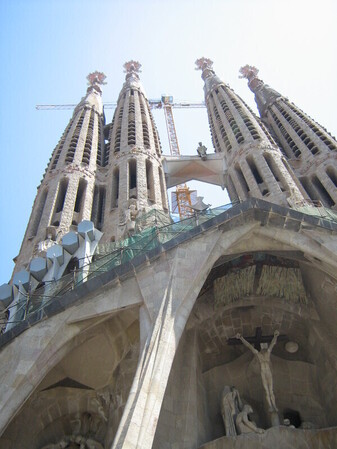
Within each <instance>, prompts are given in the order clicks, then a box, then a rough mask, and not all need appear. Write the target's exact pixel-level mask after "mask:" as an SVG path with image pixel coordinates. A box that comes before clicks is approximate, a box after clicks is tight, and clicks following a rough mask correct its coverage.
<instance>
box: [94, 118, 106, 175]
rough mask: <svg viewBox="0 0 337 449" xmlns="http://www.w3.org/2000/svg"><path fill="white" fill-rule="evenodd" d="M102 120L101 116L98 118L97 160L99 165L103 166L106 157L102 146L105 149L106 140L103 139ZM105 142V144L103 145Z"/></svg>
mask: <svg viewBox="0 0 337 449" xmlns="http://www.w3.org/2000/svg"><path fill="white" fill-rule="evenodd" d="M102 126H103V123H102V120H101V119H100V118H99V119H98V136H97V157H96V162H97V165H99V166H100V167H102V166H103V163H104V157H103V154H102V153H103V152H102V147H103V150H104V151H105V146H104V141H103V139H102V134H103V133H102ZM102 144H103V145H102Z"/></svg>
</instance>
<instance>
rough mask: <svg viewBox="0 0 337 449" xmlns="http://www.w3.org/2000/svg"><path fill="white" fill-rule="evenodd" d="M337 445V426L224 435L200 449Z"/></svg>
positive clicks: (290, 448) (324, 447)
mask: <svg viewBox="0 0 337 449" xmlns="http://www.w3.org/2000/svg"><path fill="white" fill-rule="evenodd" d="M336 446H337V428H336V427H335V428H331V429H317V430H316V429H315V430H302V429H288V428H286V427H279V428H272V429H268V430H267V431H266V432H265V433H264V434H262V435H257V434H253V433H252V434H248V435H240V436H238V437H223V438H219V439H218V440H216V441H213V442H211V443H208V444H205V445H203V446H201V447H200V449H246V448H248V447H249V449H270V448H273V449H284V448H287V449H327V448H334V447H336Z"/></svg>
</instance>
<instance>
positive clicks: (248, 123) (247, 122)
mask: <svg viewBox="0 0 337 449" xmlns="http://www.w3.org/2000/svg"><path fill="white" fill-rule="evenodd" d="M228 96H229V99H230V101H231V102H232V104H233V106H234V107H235V109H236V110H237V112H238V113H239V115H240V117H241V118H242V120H243V122H244V124H245V125H246V127H247V129H248V131H249V133H250V135H251V136H252V137H253V139H254V140H259V139H260V138H261V137H260V135H259V133H258V131H257V129H256V127H255V126H254V123H253V122H252V121H251V120H250V118H249V116H248V115H247V113H246V112H245V110H244V109H243V107H242V105H241V104H240V103H239V102H238V100H236V99H235V98H233V94H232V93H229V94H228Z"/></svg>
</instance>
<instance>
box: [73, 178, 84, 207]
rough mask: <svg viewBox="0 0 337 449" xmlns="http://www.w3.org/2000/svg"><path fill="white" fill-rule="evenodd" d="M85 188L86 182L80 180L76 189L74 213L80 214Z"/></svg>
mask: <svg viewBox="0 0 337 449" xmlns="http://www.w3.org/2000/svg"><path fill="white" fill-rule="evenodd" d="M86 186H87V182H86V181H85V180H84V179H80V182H79V183H78V188H77V195H76V201H75V207H74V212H81V209H82V204H83V197H84V192H85V188H86Z"/></svg>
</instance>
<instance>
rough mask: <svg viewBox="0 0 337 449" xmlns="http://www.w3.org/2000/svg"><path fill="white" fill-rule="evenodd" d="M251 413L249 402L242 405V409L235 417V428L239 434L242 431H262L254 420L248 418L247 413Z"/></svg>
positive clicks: (242, 432)
mask: <svg viewBox="0 0 337 449" xmlns="http://www.w3.org/2000/svg"><path fill="white" fill-rule="evenodd" d="M250 413H253V409H252V407H251V406H250V405H249V404H245V405H244V406H243V409H242V411H241V412H240V413H239V414H238V416H237V418H236V429H237V432H238V434H239V435H242V434H244V433H251V432H255V433H264V430H263V429H259V428H258V427H257V426H256V424H255V422H254V421H250V420H249V416H248V415H249V414H250Z"/></svg>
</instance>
